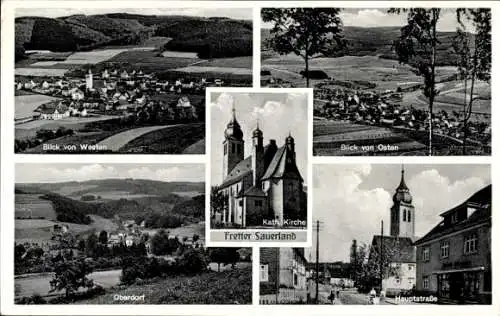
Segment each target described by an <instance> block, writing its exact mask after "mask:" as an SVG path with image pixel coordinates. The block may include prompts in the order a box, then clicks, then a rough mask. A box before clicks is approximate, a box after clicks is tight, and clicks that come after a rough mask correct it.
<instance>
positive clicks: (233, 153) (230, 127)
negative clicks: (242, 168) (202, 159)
mask: <svg viewBox="0 0 500 316" xmlns="http://www.w3.org/2000/svg"><path fill="white" fill-rule="evenodd" d="M244 143H245V141H244V140H243V131H242V130H241V126H240V124H239V123H238V121H237V120H236V110H235V109H234V105H233V116H232V118H231V120H230V121H229V123H227V127H226V130H225V132H224V142H223V143H222V145H223V148H224V149H223V150H224V158H223V162H222V176H223V177H224V178H225V177H227V175H228V174H229V173H230V172H231V170H233V168H234V167H235V166H236V165H237V164H238V162H240V161H242V160H243V158H244Z"/></svg>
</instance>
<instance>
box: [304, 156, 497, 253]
mask: <svg viewBox="0 0 500 316" xmlns="http://www.w3.org/2000/svg"><path fill="white" fill-rule="evenodd" d="M375 168H377V165H372V166H370V165H338V164H332V165H314V166H313V179H314V181H313V185H314V190H313V220H320V221H322V223H323V224H322V231H321V232H320V241H321V244H320V260H321V261H336V260H343V261H348V260H349V247H350V246H351V243H352V240H353V239H356V240H357V241H358V244H360V243H371V240H372V238H373V235H375V234H380V221H381V220H383V221H384V234H385V235H389V234H390V231H389V227H390V226H389V225H390V208H391V207H392V205H393V202H392V195H393V194H394V191H393V190H392V189H391V190H390V191H388V190H386V189H384V188H383V187H378V186H377V185H371V186H370V187H368V188H367V187H366V183H380V185H381V186H384V187H387V184H386V181H385V179H379V180H377V179H375V181H374V179H373V177H376V176H377V177H380V173H375V172H373V169H375ZM471 170H472V169H471ZM372 172H373V173H372ZM406 183H407V185H408V187H409V188H410V192H411V194H412V196H413V205H414V207H415V221H416V223H415V226H416V227H415V229H416V231H415V235H416V237H417V238H418V237H422V236H423V235H424V234H425V233H427V232H428V231H429V230H431V229H432V228H433V227H434V226H435V225H436V224H437V223H438V222H439V221H440V220H441V217H440V216H439V214H441V213H442V212H444V211H446V210H449V209H450V208H452V207H454V206H456V205H458V204H460V203H462V202H464V201H465V200H466V199H467V198H468V197H470V196H471V195H472V194H474V193H475V192H477V191H478V190H480V189H482V188H483V187H484V186H486V184H487V182H486V181H485V180H484V179H482V178H479V177H477V176H471V175H465V176H463V177H461V178H460V180H450V178H449V177H447V176H446V175H444V174H442V173H440V172H439V171H438V170H436V168H425V170H422V171H420V172H418V173H416V174H414V175H412V176H406ZM391 185H392V184H391ZM396 185H397V183H394V184H393V185H392V187H394V188H395V187H396ZM313 237H315V234H313ZM315 240H316V239H315V238H313V245H314V244H315ZM311 250H312V249H311ZM309 251H310V250H309ZM313 256H314V254H313Z"/></svg>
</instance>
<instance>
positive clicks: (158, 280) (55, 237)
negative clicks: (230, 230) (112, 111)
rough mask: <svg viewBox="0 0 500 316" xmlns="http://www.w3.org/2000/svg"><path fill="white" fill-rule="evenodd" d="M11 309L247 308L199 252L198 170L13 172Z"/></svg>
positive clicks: (238, 284) (236, 269) (52, 168)
mask: <svg viewBox="0 0 500 316" xmlns="http://www.w3.org/2000/svg"><path fill="white" fill-rule="evenodd" d="M15 171H16V175H15V177H16V181H15V240H14V241H13V242H14V285H15V295H14V299H15V304H85V305H94V304H251V302H252V263H251V260H252V250H251V248H207V247H206V245H205V193H204V192H205V165H204V164H123V163H121V164H120V163H116V164H56V163H50V164H37V163H22V164H16V170H15Z"/></svg>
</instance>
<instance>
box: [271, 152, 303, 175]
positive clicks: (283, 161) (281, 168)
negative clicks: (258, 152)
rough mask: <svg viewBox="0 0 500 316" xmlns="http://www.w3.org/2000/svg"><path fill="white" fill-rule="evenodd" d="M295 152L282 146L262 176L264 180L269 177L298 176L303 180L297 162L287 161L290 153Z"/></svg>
mask: <svg viewBox="0 0 500 316" xmlns="http://www.w3.org/2000/svg"><path fill="white" fill-rule="evenodd" d="M292 154H293V153H292V152H290V151H288V150H286V147H285V146H283V147H280V148H278V150H277V151H276V154H274V157H273V159H272V160H271V163H270V164H269V167H268V168H267V170H266V172H265V173H264V176H262V180H265V179H269V178H283V177H290V178H298V179H300V180H301V181H302V177H301V176H300V172H299V170H298V169H297V165H296V164H295V163H291V164H290V163H287V158H288V156H289V155H292Z"/></svg>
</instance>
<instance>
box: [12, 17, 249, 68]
mask: <svg viewBox="0 0 500 316" xmlns="http://www.w3.org/2000/svg"><path fill="white" fill-rule="evenodd" d="M165 34H168V35H165ZM15 35H16V46H15V47H16V60H19V59H22V58H23V57H25V50H50V51H53V52H66V51H81V50H91V49H95V48H98V47H102V46H110V45H117V46H120V45H136V44H140V43H142V42H144V41H145V40H147V39H148V38H149V37H151V36H168V37H172V41H171V42H172V43H171V44H170V43H169V44H168V45H167V47H166V48H168V49H172V50H179V51H194V52H198V53H200V54H202V53H204V54H205V55H207V56H209V57H212V58H216V57H232V56H251V55H252V23H251V22H250V21H240V20H232V19H226V18H200V17H189V16H156V15H151V16H148V15H137V14H125V13H112V14H103V15H72V16H67V17H60V18H45V17H20V18H16V20H15ZM200 57H202V56H200Z"/></svg>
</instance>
